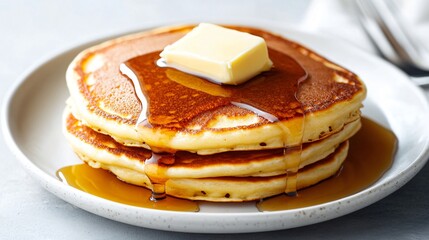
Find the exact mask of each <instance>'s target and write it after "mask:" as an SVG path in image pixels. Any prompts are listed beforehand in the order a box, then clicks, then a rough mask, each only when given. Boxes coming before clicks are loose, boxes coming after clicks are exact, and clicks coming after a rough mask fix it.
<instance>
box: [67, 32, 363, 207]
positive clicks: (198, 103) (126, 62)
mask: <svg viewBox="0 0 429 240" xmlns="http://www.w3.org/2000/svg"><path fill="white" fill-rule="evenodd" d="M191 28H192V27H191V26H185V27H173V28H165V29H156V30H153V31H149V32H145V33H140V34H135V35H130V36H126V37H122V38H119V39H115V40H111V41H108V42H106V43H103V44H100V45H97V46H94V47H92V48H90V49H88V50H85V51H84V52H82V53H81V54H79V55H78V56H77V57H76V58H75V60H74V61H73V62H72V63H71V65H70V67H69V69H68V71H67V84H68V87H69V91H70V95H71V98H70V100H69V101H68V106H69V109H70V111H71V112H72V115H70V114H68V113H67V112H66V119H68V118H70V117H69V116H73V118H74V117H75V118H77V120H76V121H77V122H79V124H81V125H83V126H86V127H89V128H90V129H93V130H95V131H97V132H100V133H102V134H106V135H109V136H110V137H112V141H113V139H114V140H115V141H116V142H117V144H120V145H123V146H124V147H125V148H127V146H131V147H130V149H132V151H140V149H142V150H143V148H147V149H151V150H152V152H149V154H151V157H150V158H148V157H147V156H145V157H141V159H140V165H139V164H137V165H136V162H135V161H132V163H131V162H130V161H127V158H126V157H123V156H122V155H117V156H116V157H117V158H118V160H117V161H113V164H112V162H106V161H105V160H103V159H100V158H98V157H97V155H96V156H92V154H91V151H94V152H97V148H95V149H94V147H92V148H91V146H93V145H94V144H89V145H88V144H86V145H85V144H83V143H84V142H85V138H81V137H77V136H76V135H75V134H74V133H71V132H70V131H71V130H70V129H69V128H67V127H66V128H65V132H66V136H68V139H69V141H70V143H71V145H72V146H73V148H74V150H75V152H76V153H77V154H78V155H79V156H80V157H81V158H82V159H83V160H85V161H87V162H89V163H90V164H91V165H92V166H94V167H102V168H105V169H109V170H110V171H112V172H113V173H115V174H116V175H117V176H118V177H119V178H121V179H123V180H124V181H127V182H130V183H133V184H138V185H144V186H147V187H149V188H152V190H153V191H154V192H155V193H160V194H161V195H162V194H163V193H164V187H166V192H167V194H171V195H174V196H179V197H182V198H188V199H202V200H208V201H246V200H252V199H259V198H264V197H267V196H272V195H275V194H279V193H281V192H285V191H286V192H295V191H296V189H298V188H302V187H306V186H309V185H312V184H315V183H317V182H319V181H321V180H323V179H325V178H328V177H329V176H332V175H333V174H335V172H336V171H337V170H338V169H339V167H340V166H341V163H342V161H343V160H344V159H345V156H346V154H347V149H348V142H347V139H348V138H349V137H351V136H352V135H353V134H354V133H355V132H356V131H357V130H358V129H359V127H360V108H361V106H362V101H363V99H364V98H365V93H366V90H365V87H364V85H363V83H362V82H361V81H360V79H359V78H358V77H357V76H356V75H354V74H353V73H351V72H349V71H347V70H345V69H344V68H342V67H339V66H338V65H336V64H334V63H332V62H330V61H328V60H327V59H325V58H323V57H321V56H319V55H317V54H316V53H314V52H312V51H310V50H309V49H307V48H305V47H303V46H301V45H299V44H296V43H294V42H291V41H289V40H286V39H284V38H282V37H280V36H277V35H274V34H271V33H268V32H265V31H262V30H257V29H252V28H242V27H233V28H236V29H238V30H240V31H245V32H249V33H251V34H255V35H258V36H261V37H263V38H264V39H265V40H266V42H267V45H268V47H269V54H270V58H271V60H272V61H273V63H274V67H273V69H272V70H270V71H268V72H265V73H262V74H260V75H258V76H256V77H254V78H253V79H250V80H249V81H247V82H246V83H244V84H241V85H238V86H224V85H216V84H214V83H211V82H208V81H206V80H204V79H201V78H199V77H196V76H192V75H189V74H186V73H183V72H180V71H178V70H174V69H171V68H162V67H159V66H157V65H156V61H157V60H158V58H159V57H158V55H159V52H160V51H161V50H162V49H163V48H164V47H165V46H166V45H168V44H171V43H172V42H174V41H176V40H177V39H179V38H180V37H182V36H183V35H184V34H186V33H187V32H189V31H190V30H191ZM120 68H121V70H122V73H123V74H122V73H121V71H120ZM130 79H131V80H132V81H131V80H130ZM133 82H134V83H133ZM66 122H67V120H66ZM73 135H75V136H73ZM79 142H80V143H82V144H83V145H82V144H79ZM313 143H314V144H313ZM112 144H113V143H112ZM88 149H91V150H90V151H88ZM127 151H128V150H127ZM237 151H241V152H240V153H241V158H240V157H235V158H234V157H231V156H234V154H235V153H234V152H237ZM264 151H265V153H269V154H268V155H264ZM279 151H280V153H279ZM154 152H156V153H154ZM159 152H170V153H176V152H177V154H173V155H165V154H159ZM181 152H183V153H184V154H185V155H186V154H191V155H192V154H194V153H197V154H199V155H202V154H203V155H208V156H205V157H202V160H201V159H200V161H196V162H199V163H204V164H202V165H204V167H203V168H202V167H195V165H192V164H190V165H186V164H185V165H183V159H180V154H181ZM186 152H188V153H186ZM274 153H276V154H277V155H276V154H274ZM315 153H316V154H315ZM221 154H226V156H227V157H225V159H227V160H230V161H229V163H225V161H218V159H221V158H222V157H219V156H220V155H221ZM246 154H247V155H248V156H254V155H258V154H262V156H263V157H261V159H262V160H261V161H256V163H257V164H255V161H254V158H252V157H249V158H246V156H247V155H246ZM305 154H308V155H311V157H307V159H306V157H305V156H306V155H305ZM319 154H320V155H319ZM90 155H91V156H92V157H88V156H90ZM236 155H237V154H236ZM192 156H198V155H195V154H194V155H192ZM188 157H189V156H188ZM192 158H195V157H190V159H192ZM185 159H187V160H186V161H190V160H189V158H185ZM197 159H198V158H197ZM231 159H233V160H231ZM273 159H275V160H273ZM327 159H331V160H327ZM186 161H185V162H186ZM322 162H324V163H322ZM326 162H330V163H331V164H328V165H326V164H325V163H326ZM237 163H241V164H237ZM264 164H265V165H264ZM270 164H271V165H270ZM305 165H309V166H311V165H314V166H319V167H305V168H306V169H307V170H306V171H301V170H300V169H301V168H302V167H303V166H305ZM130 166H132V167H130ZM264 166H270V167H269V168H265V167H264ZM320 166H329V167H320ZM136 167H137V168H139V171H136V169H135V168H136ZM142 169H143V171H141V170H142ZM178 169H179V170H180V171H179V170H178ZM201 169H204V171H202V170H201ZM298 171H299V172H300V173H299V174H298V175H297V173H298ZM179 172H180V174H181V175H180V176H178V175H174V174H178V173H179ZM301 172H302V173H301ZM305 172H307V174H305ZM309 172H312V173H309ZM204 174H206V175H204ZM285 174H286V175H285ZM130 176H132V177H130ZM306 176H313V177H310V179H312V180H307V181H304V180H302V179H305V178H306ZM148 179H149V180H150V181H149V182H147V180H148ZM232 179H234V180H233V181H232ZM178 182H180V184H177V183H178ZM231 182H232V183H233V184H232V183H231ZM273 182H276V183H275V184H274V183H273ZM174 183H176V184H174ZM189 184H190V185H189ZM172 186H175V187H172ZM179 186H180V187H179ZM183 186H192V187H191V189H193V190H192V191H186V189H185V188H184V187H183ZM226 186H233V187H232V188H233V189H229V190H230V191H229V192H228V195H225V194H224V191H223V190H222V189H223V188H224V187H226ZM279 186H282V188H283V190H282V191H280V192H279V191H278V189H279ZM158 187H160V190H156V189H157V188H158ZM252 187H253V188H254V189H258V191H260V193H258V194H256V195H255V194H254V191H252V193H250V192H249V191H247V190H245V189H241V188H252ZM169 189H170V190H169ZM177 189H180V191H177ZM199 189H200V190H199ZM201 189H204V190H201ZM274 189H275V190H274ZM196 192H199V193H201V192H204V193H206V194H202V195H201V194H196ZM207 192H210V193H211V194H207ZM230 192H231V193H233V194H234V196H231V193H230ZM226 196H228V197H226ZM160 197H162V196H160Z"/></svg>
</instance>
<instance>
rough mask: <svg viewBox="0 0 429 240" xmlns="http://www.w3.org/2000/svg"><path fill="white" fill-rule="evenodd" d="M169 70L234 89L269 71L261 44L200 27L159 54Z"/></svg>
mask: <svg viewBox="0 0 429 240" xmlns="http://www.w3.org/2000/svg"><path fill="white" fill-rule="evenodd" d="M160 56H161V58H162V61H164V62H165V64H166V65H167V66H169V67H173V68H176V69H178V70H180V71H183V72H186V73H189V74H192V75H196V76H199V77H203V78H206V79H209V80H211V81H214V82H216V83H219V84H230V85H238V84H241V83H243V82H245V81H247V80H249V79H251V78H252V77H254V76H256V75H258V74H259V73H261V72H263V71H268V70H270V69H271V66H272V62H271V60H270V59H269V56H268V49H267V44H266V43H265V40H264V39H263V38H261V37H259V36H255V35H252V34H249V33H245V32H240V31H237V30H232V29H228V28H224V27H220V26H217V25H214V24H209V23H201V24H199V25H198V26H197V27H195V28H194V29H193V30H192V31H190V32H189V33H188V34H186V35H185V36H184V37H183V38H181V39H179V40H178V41H176V42H175V43H173V44H171V45H168V46H167V47H165V49H164V51H163V52H161V54H160Z"/></svg>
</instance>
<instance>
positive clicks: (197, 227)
mask: <svg viewBox="0 0 429 240" xmlns="http://www.w3.org/2000/svg"><path fill="white" fill-rule="evenodd" d="M263 27H264V26H263ZM266 28H267V27H266ZM268 29H272V30H273V31H275V32H278V33H281V34H283V35H284V36H286V37H288V38H292V39H294V40H297V41H299V42H301V43H303V44H305V45H306V46H308V47H310V48H312V49H314V50H316V51H317V52H319V53H321V54H322V55H324V56H326V57H328V58H329V59H331V60H333V61H334V62H337V63H340V65H343V66H345V67H347V68H349V69H350V70H352V71H354V72H356V73H357V74H358V75H359V76H360V77H361V78H362V79H363V80H364V81H365V83H366V84H367V87H368V97H367V100H366V101H365V103H364V104H365V108H364V111H363V113H364V115H365V116H367V117H369V118H371V119H373V120H376V121H377V122H379V123H381V124H382V125H384V126H386V127H388V128H390V129H392V130H393V131H394V132H395V134H396V135H397V137H398V139H399V148H398V152H397V155H396V158H395V161H394V164H393V166H392V167H391V169H390V170H389V171H388V172H387V173H386V174H385V175H384V176H383V177H382V178H381V179H380V180H379V181H377V182H376V183H375V184H374V185H372V186H371V187H369V188H367V189H365V190H363V191H361V192H359V193H357V194H354V195H351V196H348V197H346V198H343V199H339V200H336V201H332V202H328V203H325V204H321V205H317V206H311V207H307V208H301V209H295V210H287V211H277V212H258V211H257V209H256V208H255V206H254V204H253V203H244V204H215V203H211V204H209V203H207V204H202V205H201V206H200V207H201V211H200V212H197V213H190V212H171V211H160V210H152V209H146V208H138V207H133V206H128V205H124V204H119V203H115V202H111V201H108V200H105V199H102V198H99V197H96V196H93V195H90V194H87V193H84V192H81V191H79V190H77V189H74V188H72V187H69V186H67V185H64V184H63V183H62V182H60V181H59V180H58V179H57V178H56V176H55V172H56V170H58V169H59V168H61V167H63V166H66V165H70V164H75V163H79V162H80V161H79V160H78V159H77V157H76V156H75V155H74V153H73V152H72V151H71V149H70V148H69V146H68V144H67V142H66V140H65V139H64V137H63V135H62V132H61V114H62V110H63V108H64V102H65V100H66V99H67V97H68V92H67V88H66V83H65V79H64V75H65V69H66V67H67V65H68V64H69V62H70V61H71V60H72V58H73V57H74V56H75V55H76V54H77V53H78V52H79V51H81V50H82V49H84V48H86V47H88V46H91V45H93V44H96V43H97V42H99V41H95V42H91V43H87V44H83V45H80V46H77V47H75V48H73V49H70V50H67V51H63V52H60V53H59V54H57V55H55V56H52V57H51V58H49V59H46V60H45V61H42V62H40V63H39V64H38V65H36V66H35V67H33V68H32V69H30V70H28V71H27V72H26V73H25V74H24V75H23V76H22V78H21V79H19V81H18V82H17V84H16V85H15V87H14V88H13V89H11V91H10V92H9V95H8V96H6V101H5V104H4V106H3V109H2V114H1V118H2V119H1V123H2V128H3V132H4V135H5V138H6V142H7V143H8V145H9V146H10V148H11V150H12V151H13V152H14V153H15V155H16V156H17V159H19V161H20V162H21V163H22V165H23V166H24V167H25V169H27V170H28V172H29V173H31V175H32V176H34V178H35V179H37V180H38V181H39V182H40V183H41V184H42V185H43V186H44V187H45V188H46V189H47V190H48V191H50V192H52V193H53V194H55V195H57V196H58V197H60V198H62V199H64V200H65V201H67V202H70V203H71V204H73V205H76V206H78V207H80V208H82V209H85V210H87V211H89V212H92V213H94V214H97V215H100V216H103V217H106V218H110V219H112V220H116V221H120V222H124V223H128V224H132V225H136V226H141V227H147V228H154V229H161V230H169V231H182V232H200V233H238V232H258V231H271V230H279V229H287V228H293V227H298V226H304V225H309V224H314V223H318V222H322V221H326V220H329V219H332V218H336V217H340V216H342V215H345V214H348V213H351V212H353V211H356V210H358V209H360V208H363V207H365V206H368V205H370V204H372V203H374V202H376V201H378V200H380V199H381V198H383V197H385V196H387V195H388V194H390V193H392V192H394V191H395V190H397V189H398V188H399V187H401V186H402V185H404V184H405V183H406V182H408V181H409V180H410V179H411V178H412V177H413V176H414V175H415V174H416V173H417V172H418V171H419V170H420V169H421V168H422V167H423V165H424V164H425V161H426V160H427V159H428V157H429V151H428V148H429V128H427V123H428V122H429V106H428V103H427V100H426V98H425V97H424V95H423V93H422V91H420V89H418V88H417V87H416V86H414V85H413V84H412V83H411V82H410V81H409V80H408V79H407V77H406V76H405V75H404V74H403V73H402V72H400V71H399V70H397V69H396V68H394V67H392V66H391V65H389V64H387V63H386V62H384V61H382V60H380V59H378V58H376V57H373V56H370V55H368V54H365V53H363V52H361V51H359V50H357V49H354V48H352V47H351V46H349V45H347V44H345V43H341V42H338V40H333V39H330V38H327V37H322V36H315V35H311V34H306V33H302V32H299V31H294V30H286V29H281V28H279V27H274V26H270V27H269V28H268ZM417 116H418V117H417Z"/></svg>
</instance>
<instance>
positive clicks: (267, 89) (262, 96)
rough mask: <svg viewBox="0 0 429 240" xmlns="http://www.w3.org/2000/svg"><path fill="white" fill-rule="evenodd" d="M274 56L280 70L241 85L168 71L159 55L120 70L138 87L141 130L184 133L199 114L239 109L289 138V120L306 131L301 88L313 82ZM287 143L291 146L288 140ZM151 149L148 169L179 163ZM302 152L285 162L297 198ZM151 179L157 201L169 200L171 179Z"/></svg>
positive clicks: (150, 174)
mask: <svg viewBox="0 0 429 240" xmlns="http://www.w3.org/2000/svg"><path fill="white" fill-rule="evenodd" d="M269 54H270V58H271V59H272V60H273V62H274V68H273V69H272V70H270V71H268V72H264V73H262V74H259V75H258V76H256V77H254V78H252V79H250V80H249V81H248V82H246V83H244V84H241V85H238V86H228V85H218V84H215V83H213V82H211V81H208V80H206V79H202V78H200V77H197V76H193V75H190V74H187V73H183V72H180V71H178V70H176V69H173V68H169V67H166V66H165V64H163V63H162V62H160V61H159V52H153V53H148V54H144V55H140V56H137V57H135V58H132V59H130V60H128V61H126V62H125V63H123V64H121V65H120V71H121V73H122V74H124V75H125V76H127V77H128V78H129V79H130V80H131V81H132V82H133V85H134V88H135V92H136V96H137V97H138V98H139V99H140V101H141V103H142V111H141V114H140V116H139V118H138V122H137V125H139V124H145V125H146V126H150V127H157V126H163V127H172V128H176V129H180V128H184V126H185V125H186V123H187V122H188V121H190V120H191V119H193V117H195V116H196V115H198V114H201V113H203V112H206V111H210V110H213V109H216V108H219V107H223V106H227V105H234V106H238V107H240V108H243V109H247V110H250V111H252V112H254V113H255V114H257V115H258V116H260V117H262V118H265V119H266V120H268V121H269V122H278V123H280V124H279V126H280V127H281V128H282V131H283V132H284V133H285V134H283V136H286V135H287V134H286V133H287V132H288V131H287V129H284V128H283V126H282V124H281V121H282V120H283V119H287V118H293V117H300V116H301V119H302V126H304V111H303V110H302V107H301V103H300V102H299V101H298V98H297V96H296V94H297V93H298V90H299V85H300V83H301V82H302V81H304V80H306V79H307V77H308V73H307V72H306V71H305V70H304V69H303V68H302V67H301V65H300V64H298V63H297V62H296V61H295V60H294V59H292V58H291V57H289V56H288V55H286V54H283V53H281V52H278V51H275V50H272V49H269ZM267 96H270V97H267ZM192 97H193V98H192ZM273 101H275V102H273ZM303 129H304V127H303ZM303 129H302V131H301V132H302V133H303ZM283 142H284V143H285V140H284V139H283ZM150 147H151V149H152V151H153V152H154V153H153V157H152V158H151V159H149V160H146V162H145V163H146V164H148V165H149V164H150V165H151V166H152V167H153V168H157V167H156V165H159V164H160V163H159V159H162V158H163V157H168V158H172V159H173V160H172V164H174V153H170V154H167V155H168V156H165V155H164V154H163V156H162V157H161V158H160V157H158V156H157V155H158V154H159V153H160V152H161V151H158V150H157V148H156V146H150ZM298 147H299V148H300V151H298V153H296V151H291V153H292V154H289V152H288V151H289V150H287V149H286V146H285V144H284V149H285V150H284V154H283V157H284V158H288V161H291V162H292V163H293V167H292V168H290V169H287V174H288V177H287V184H286V185H287V187H286V189H285V192H286V193H288V194H290V195H296V179H297V174H298V168H299V165H300V162H301V152H302V149H301V148H302V144H301V143H300V144H299V146H298ZM285 160H286V159H285ZM146 174H147V176H148V177H149V179H150V180H151V182H152V185H153V188H154V189H153V194H152V197H151V199H153V200H160V199H162V198H163V197H164V196H165V186H164V183H165V181H166V180H167V178H165V177H163V173H162V171H151V172H149V171H147V172H146Z"/></svg>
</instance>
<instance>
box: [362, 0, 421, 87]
mask: <svg viewBox="0 0 429 240" xmlns="http://www.w3.org/2000/svg"><path fill="white" fill-rule="evenodd" d="M356 4H357V6H358V9H359V10H360V11H359V12H360V18H359V20H360V22H361V25H362V27H363V28H364V30H365V32H366V33H367V34H368V36H369V38H370V39H371V41H372V42H373V43H374V45H375V46H376V48H377V49H378V51H379V53H380V55H381V56H383V57H384V58H385V59H387V60H389V61H390V62H392V63H393V64H395V65H396V66H398V67H399V68H401V69H402V70H403V71H404V72H406V73H407V74H408V75H409V77H410V79H411V80H412V81H413V82H414V83H415V84H417V85H419V86H422V87H425V86H429V53H428V52H427V50H426V49H424V48H423V46H422V44H421V43H420V42H418V41H417V40H416V39H414V38H412V37H411V36H410V35H409V34H408V32H407V31H406V29H405V28H404V25H403V22H402V20H401V19H400V17H399V16H395V14H394V13H393V10H394V8H395V7H396V6H394V5H393V4H394V3H393V2H392V1H391V0H387V1H384V0H356Z"/></svg>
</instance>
